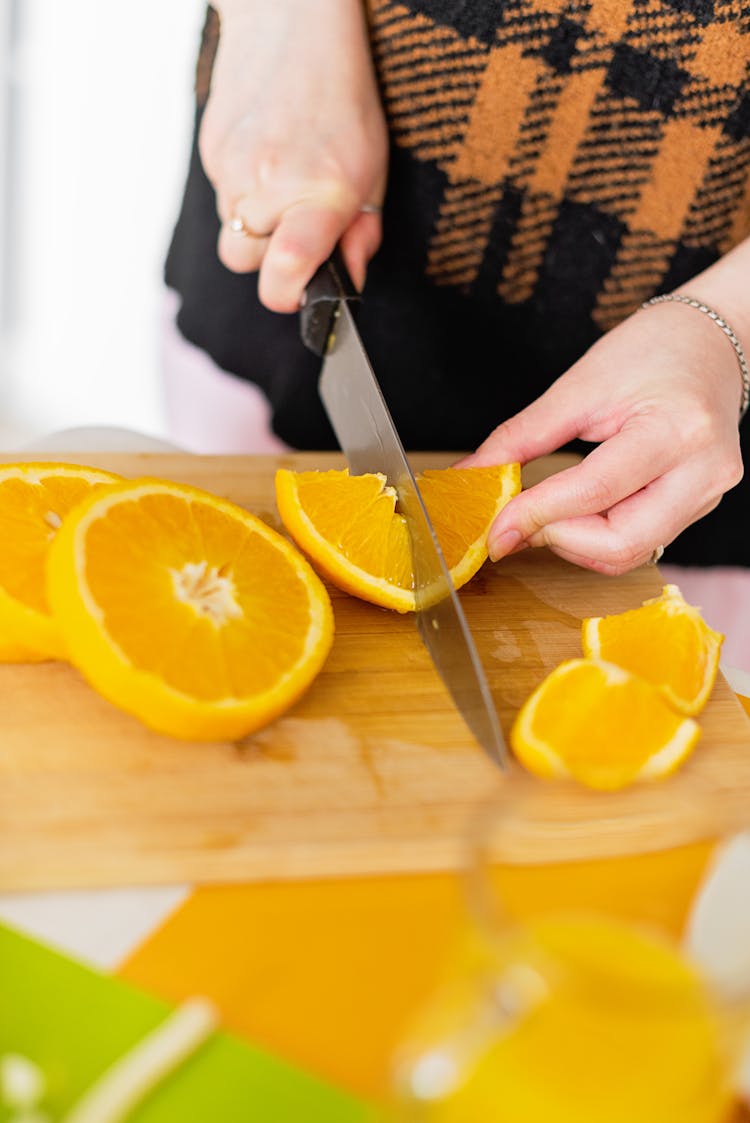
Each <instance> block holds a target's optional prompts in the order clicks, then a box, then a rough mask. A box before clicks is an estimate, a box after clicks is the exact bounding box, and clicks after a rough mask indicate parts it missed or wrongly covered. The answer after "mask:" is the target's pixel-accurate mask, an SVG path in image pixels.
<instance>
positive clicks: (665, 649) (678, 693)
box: [582, 585, 724, 714]
mask: <svg viewBox="0 0 750 1123" xmlns="http://www.w3.org/2000/svg"><path fill="white" fill-rule="evenodd" d="M582 640H583V651H584V654H585V655H590V656H592V657H593V658H595V659H604V660H606V661H608V662H610V663H617V665H618V666H620V667H625V668H626V670H629V671H632V672H633V674H637V675H640V676H641V678H645V679H647V680H648V681H649V682H651V683H653V685H654V686H656V687H658V688H659V690H661V692H662V694H663V695H664V697H665V698H666V699H667V701H668V702H669V703H670V704H671V705H672V706H674V707H675V709H677V710H679V711H680V713H683V714H697V713H699V712H700V711H701V710H702V709H703V707H704V706H705V704H706V702H707V701H708V698H709V695H710V694H711V690H712V689H713V685H714V682H715V680H716V672H717V670H718V667H719V655H720V652H721V645H722V643H723V640H724V637H723V635H721V634H720V633H719V632H715V631H714V630H713V628H710V627H709V626H708V624H707V623H706V621H705V620H704V619H703V617H702V616H701V613H700V610H699V609H698V608H695V607H694V606H693V605H690V604H688V603H687V602H686V601H685V600H684V599H683V596H682V594H681V592H680V590H679V588H678V587H677V585H665V586H664V588H663V590H662V594H661V596H659V597H654V598H652V599H651V600H647V601H644V603H643V604H642V605H641V607H640V608H634V609H631V610H630V611H629V612H622V613H620V614H619V615H616V616H596V617H591V618H590V619H587V620H584V621H583V634H582Z"/></svg>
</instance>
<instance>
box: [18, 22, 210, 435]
mask: <svg viewBox="0 0 750 1123" xmlns="http://www.w3.org/2000/svg"><path fill="white" fill-rule="evenodd" d="M14 3H15V8H16V11H15V13H13V11H12V7H11V5H12V4H14ZM203 12H204V3H203V2H202V0H157V2H154V0H150V2H147V0H129V2H128V3H126V4H112V3H102V2H101V0H74V2H72V3H65V4H62V3H60V0H0V16H1V17H2V24H3V28H4V32H3V34H4V36H5V39H6V58H5V60H4V61H5V62H6V66H5V67H4V71H5V73H4V74H3V75H2V78H3V82H4V85H5V86H6V89H7V88H8V87H9V88H11V89H12V91H13V96H12V98H11V105H10V106H9V107H8V106H6V109H7V112H6V113H5V114H3V113H2V110H3V99H0V121H1V120H2V116H5V117H6V123H5V124H4V125H0V130H2V131H1V133H0V158H2V159H3V161H4V163H5V164H6V167H4V168H3V169H2V172H3V177H4V180H5V184H6V187H5V199H4V205H5V207H6V208H8V207H9V208H10V211H9V213H10V222H9V224H8V225H9V227H10V229H9V231H8V232H7V233H8V235H9V236H8V238H7V241H8V244H7V245H3V244H2V242H0V251H2V253H3V262H4V266H5V269H4V280H5V292H4V293H2V294H0V295H2V297H3V304H4V313H5V315H4V320H5V323H4V328H3V332H2V336H1V337H0V442H4V443H5V445H6V447H8V446H9V445H12V444H13V442H14V440H15V439H16V438H19V439H20V438H22V439H27V438H28V439H30V438H33V437H34V436H36V435H40V434H44V433H47V432H49V431H52V430H56V429H60V428H67V427H70V426H78V425H91V424H100V425H101V424H103V425H118V426H125V427H129V428H136V429H139V430H141V431H144V432H149V433H152V434H154V435H157V436H158V435H163V432H164V429H163V419H162V410H161V399H160V392H159V346H158V341H159V323H160V308H161V297H162V293H163V282H162V269H163V263H164V257H165V254H166V251H167V247H168V244H169V237H170V234H171V230H172V226H173V223H174V221H175V218H176V215H177V212H178V208H179V202H180V194H181V190H182V185H183V181H184V176H185V172H186V168H187V160H188V155H189V141H190V132H191V128H192V116H193V81H194V68H195V59H196V56H197V50H198V45H199V41H200V28H201V24H202V20H203ZM13 15H15V22H16V25H17V30H16V34H15V36H11V35H9V33H8V29H9V27H10V25H11V22H12V20H11V17H12V16H13ZM9 39H12V40H13V43H14V44H15V46H13V45H12V46H11V50H7V41H8V40H9ZM0 48H2V38H0ZM1 59H2V56H1V55H0V60H1ZM7 118H10V125H8V121H7Z"/></svg>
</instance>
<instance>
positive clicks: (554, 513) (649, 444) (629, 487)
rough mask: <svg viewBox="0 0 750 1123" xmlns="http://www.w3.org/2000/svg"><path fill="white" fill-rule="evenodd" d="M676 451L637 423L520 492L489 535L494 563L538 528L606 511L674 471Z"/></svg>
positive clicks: (659, 435)
mask: <svg viewBox="0 0 750 1123" xmlns="http://www.w3.org/2000/svg"><path fill="white" fill-rule="evenodd" d="M675 460H676V454H675V447H674V445H672V444H671V443H670V442H669V441H665V440H664V439H663V435H662V433H661V430H660V429H659V428H656V427H655V426H653V425H652V424H651V422H650V421H648V420H645V419H642V418H641V419H639V420H638V421H637V422H636V423H633V424H630V425H629V426H626V427H625V428H623V429H621V430H620V432H619V433H616V434H615V436H613V437H611V438H610V439H609V440H608V441H605V442H604V443H603V444H601V445H599V446H598V448H596V449H594V451H593V452H591V453H589V455H588V456H587V457H586V458H585V460H582V461H581V462H580V464H576V465H575V466H574V467H572V468H567V469H565V470H564V471H562V472H557V473H556V474H555V475H553V476H549V477H548V478H547V479H546V480H542V481H541V483H538V484H536V485H535V486H534V487H531V488H529V489H528V490H527V491H522V492H521V494H520V495H518V496H516V498H515V499H513V500H512V501H511V502H510V503H509V504H508V505H507V506H506V507H504V508H503V510H502V511H501V513H500V514H499V515H498V517H497V519H495V522H494V523H493V525H492V527H491V529H490V533H489V536H488V548H489V552H490V557H492V558H494V559H497V558H500V557H502V556H503V555H504V554H506V553H508V551H509V550H510V549H512V548H513V547H514V546H516V545H517V544H518V543H519V542H523V541H525V540H526V539H528V538H531V537H532V535H534V534H535V533H536V532H537V531H538V530H541V528H542V527H544V526H548V525H549V524H550V523H556V522H561V521H562V520H564V519H571V518H577V517H579V516H582V515H596V514H600V513H601V512H604V511H608V510H609V509H610V508H611V507H614V506H615V505H616V504H618V503H620V502H621V501H622V500H623V499H626V498H627V496H629V495H632V494H633V493H634V492H636V491H640V490H641V488H644V487H645V486H646V485H647V484H649V483H651V481H652V480H654V479H657V478H658V477H659V476H662V475H664V473H665V472H666V471H667V470H668V469H670V468H671V467H673V465H674V463H675Z"/></svg>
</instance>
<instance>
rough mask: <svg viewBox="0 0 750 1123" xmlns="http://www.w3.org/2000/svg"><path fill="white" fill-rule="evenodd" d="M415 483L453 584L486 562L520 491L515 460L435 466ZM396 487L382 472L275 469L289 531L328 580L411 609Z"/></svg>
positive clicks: (405, 535) (385, 604)
mask: <svg viewBox="0 0 750 1123" xmlns="http://www.w3.org/2000/svg"><path fill="white" fill-rule="evenodd" d="M417 483H418V485H419V490H420V492H421V495H422V498H423V499H424V502H425V506H426V507H427V510H428V512H429V515H430V518H431V520H432V523H433V525H434V527H435V532H436V534H437V536H438V540H439V541H440V545H441V547H442V549H443V553H444V555H445V560H446V563H447V565H448V569H449V570H450V574H451V578H452V579H453V584H454V586H455V587H456V588H457V589H459V588H460V587H461V586H462V585H464V584H466V582H467V581H469V580H470V579H471V578H472V577H473V576H474V574H475V573H476V572H477V570H478V569H480V567H481V566H482V565H483V563H484V562H485V561H486V560H487V533H488V531H489V529H490V527H491V526H492V523H493V522H494V520H495V518H496V517H497V515H498V514H499V513H500V511H501V510H502V509H503V507H504V506H505V504H506V503H507V502H508V501H509V500H510V499H512V498H513V496H514V495H517V494H518V492H519V491H520V490H521V469H520V466H519V465H518V464H503V465H500V466H499V467H491V468H438V469H433V470H428V471H425V472H423V473H422V475H421V476H418V477H417ZM396 500H397V496H396V490H395V488H393V487H390V486H389V485H388V482H387V480H386V477H385V476H384V475H382V474H380V473H370V474H366V475H361V476H350V475H349V472H348V470H347V469H343V470H341V471H330V472H293V471H291V470H290V469H286V468H280V469H279V470H278V472H277V473H276V502H277V505H278V508H279V514H280V515H281V520H282V522H283V524H284V526H285V527H286V529H287V531H288V532H289V534H290V535H291V537H292V538H293V539H294V541H295V542H296V543H297V545H298V546H299V547H300V548H301V549H302V550H304V551H305V553H306V554H307V555H308V556H309V557H310V558H311V560H312V562H313V564H314V565H315V567H316V569H317V570H318V571H319V572H320V573H322V574H323V575H324V576H325V577H326V578H328V580H329V581H330V582H331V583H332V584H334V585H336V586H337V587H338V588H340V589H343V590H344V591H345V592H347V593H351V594H352V595H353V596H355V597H360V598H361V599H362V600H367V601H371V602H372V603H373V604H377V605H381V606H383V607H385V608H393V609H395V610H396V611H397V612H413V611H414V610H415V608H416V602H415V596H414V570H413V566H412V558H411V546H410V542H409V533H408V529H407V524H406V519H405V517H404V515H403V514H401V513H400V512H399V511H398V510H397V508H396Z"/></svg>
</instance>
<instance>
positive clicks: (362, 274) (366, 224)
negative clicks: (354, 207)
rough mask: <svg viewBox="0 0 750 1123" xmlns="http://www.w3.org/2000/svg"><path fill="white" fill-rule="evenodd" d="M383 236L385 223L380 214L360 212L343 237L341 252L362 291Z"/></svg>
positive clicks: (354, 280)
mask: <svg viewBox="0 0 750 1123" xmlns="http://www.w3.org/2000/svg"><path fill="white" fill-rule="evenodd" d="M382 237H383V223H382V220H381V218H380V215H379V214H371V213H366V214H363V213H360V214H358V215H357V217H356V218H355V219H354V221H353V222H352V223H351V225H350V226H349V227H347V229H346V230H345V231H344V233H343V235H342V237H341V252H342V254H343V256H344V261H345V262H346V267H347V269H348V270H349V274H350V276H351V278H352V281H353V282H354V285H355V287H356V288H357V289H359V291H360V292H361V291H362V289H363V288H364V287H365V279H366V277H367V266H368V265H369V263H370V259H371V258H372V257H374V255H375V254H376V253H377V251H378V248H379V246H380V242H381V240H382Z"/></svg>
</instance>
